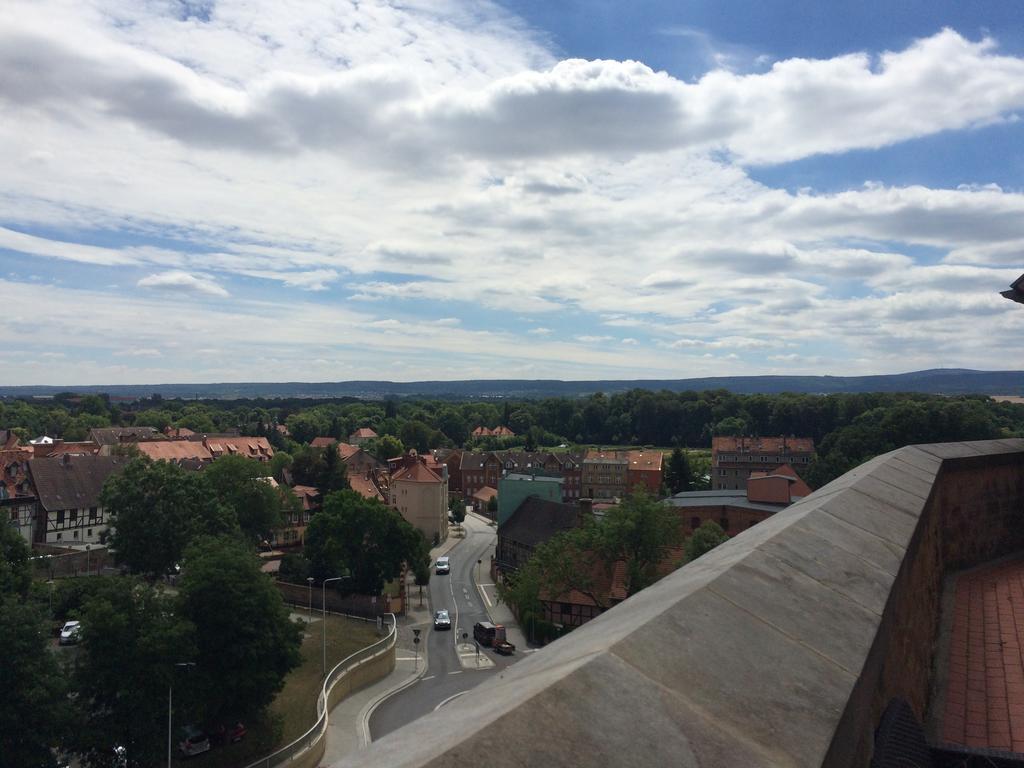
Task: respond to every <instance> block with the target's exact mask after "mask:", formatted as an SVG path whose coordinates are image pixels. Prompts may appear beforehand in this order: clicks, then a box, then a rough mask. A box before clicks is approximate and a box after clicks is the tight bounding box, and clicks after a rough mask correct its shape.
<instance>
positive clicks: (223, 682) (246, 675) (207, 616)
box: [180, 536, 302, 721]
mask: <svg viewBox="0 0 1024 768" xmlns="http://www.w3.org/2000/svg"><path fill="white" fill-rule="evenodd" d="M185 561H186V562H187V563H188V567H187V569H186V571H185V575H184V576H183V577H182V579H181V595H180V598H181V603H180V605H181V614H182V616H183V618H185V619H187V620H188V621H190V622H191V623H192V624H193V625H194V626H195V637H196V646H197V653H196V657H195V660H196V668H195V673H194V674H193V675H192V679H193V681H194V690H195V692H196V696H197V698H196V707H197V709H198V711H199V713H200V714H201V716H202V719H204V720H209V721H218V720H225V719H227V718H234V717H251V716H253V715H255V714H258V713H260V712H262V711H263V709H264V708H265V707H266V706H267V705H268V704H269V703H270V702H271V701H272V700H273V698H274V694H276V693H277V692H278V691H280V690H281V688H282V686H283V685H284V678H285V675H287V674H288V672H290V671H291V670H292V669H294V668H295V667H296V666H298V664H299V663H300V661H301V655H300V653H299V646H300V644H301V642H302V632H301V629H300V627H299V626H298V625H297V624H296V623H295V622H293V621H292V620H291V619H290V618H289V617H288V610H287V609H286V608H285V605H284V602H283V601H282V599H281V594H280V592H278V591H277V588H276V587H275V586H274V583H273V581H272V580H271V579H269V578H268V577H267V576H266V574H264V573H262V572H261V571H260V561H259V558H258V557H256V555H255V554H254V553H253V552H252V550H251V549H250V548H248V547H246V546H245V545H244V544H243V543H242V542H240V541H238V540H237V539H233V538H230V537H225V536H221V537H216V538H205V539H201V540H198V541H196V542H195V543H194V544H192V545H191V546H190V547H189V549H188V551H187V552H186V555H185Z"/></svg>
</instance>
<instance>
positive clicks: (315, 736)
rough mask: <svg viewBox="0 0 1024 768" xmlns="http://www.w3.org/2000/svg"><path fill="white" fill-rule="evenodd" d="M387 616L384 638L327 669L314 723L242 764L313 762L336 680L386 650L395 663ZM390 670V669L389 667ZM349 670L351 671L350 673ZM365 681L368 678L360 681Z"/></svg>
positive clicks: (267, 767) (260, 767) (269, 766)
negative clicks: (294, 736)
mask: <svg viewBox="0 0 1024 768" xmlns="http://www.w3.org/2000/svg"><path fill="white" fill-rule="evenodd" d="M388 617H389V618H385V619H384V620H385V621H389V620H390V622H391V627H390V629H389V630H388V634H387V636H386V637H384V638H383V639H381V640H379V641H377V642H376V643H374V644H373V645H371V646H368V647H366V648H363V649H362V650H361V651H356V652H355V653H353V654H352V655H351V656H348V657H347V658H345V659H342V660H341V661H340V662H338V664H337V665H336V666H335V667H334V668H333V669H332V670H331V671H330V672H328V673H327V677H326V678H325V679H324V684H323V687H322V688H321V689H320V696H319V698H318V699H317V704H316V710H317V714H318V715H319V717H318V718H317V721H316V722H315V723H314V724H313V726H312V727H311V728H310V729H309V730H308V731H306V732H305V733H304V734H302V735H301V736H300V737H299V738H297V739H296V740H295V741H293V742H292V743H291V744H287V745H285V746H284V747H281V749H279V750H277V751H276V752H273V753H271V754H269V755H267V756H266V757H264V758H261V759H260V760H257V761H256V762H254V763H250V764H249V765H247V766H246V767H245V768H277V766H281V765H290V764H292V765H294V764H296V763H300V761H306V760H308V763H301V764H303V765H307V764H308V765H309V766H315V765H316V764H317V763H318V762H319V760H320V758H321V757H323V753H324V748H325V746H326V745H325V744H324V740H325V737H326V735H327V718H328V714H329V713H330V710H331V705H332V703H337V700H338V699H340V698H341V695H339V696H338V697H337V698H335V699H334V700H333V701H332V696H331V694H332V692H333V689H334V687H335V685H337V684H338V683H341V682H344V681H345V680H346V678H347V677H359V675H358V673H359V671H360V670H361V669H364V668H366V667H367V666H368V665H369V664H370V663H371V662H373V661H375V660H377V659H379V658H381V657H383V656H384V655H385V654H388V653H391V654H392V655H391V664H389V665H388V666H389V667H392V666H393V665H394V653H393V651H394V648H395V641H396V640H397V638H398V631H397V626H398V623H397V621H396V620H395V615H394V614H393V613H392V614H388ZM389 671H390V670H389ZM350 673H352V674H350ZM361 682H362V683H363V684H364V685H365V683H366V682H369V680H364V681H361ZM356 687H358V686H353V687H352V688H351V689H350V690H354V689H355V688H356Z"/></svg>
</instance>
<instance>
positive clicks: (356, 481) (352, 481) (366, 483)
mask: <svg viewBox="0 0 1024 768" xmlns="http://www.w3.org/2000/svg"><path fill="white" fill-rule="evenodd" d="M348 484H349V485H350V486H352V490H353V491H355V492H356V493H358V494H359V495H360V496H363V497H365V498H367V499H380V500H381V501H383V500H384V496H383V495H382V494H381V492H380V491H379V490H378V489H377V485H376V484H375V483H374V482H373V480H372V479H370V478H369V477H367V476H366V475H349V476H348Z"/></svg>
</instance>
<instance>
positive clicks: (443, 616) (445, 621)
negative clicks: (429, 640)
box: [434, 610, 452, 629]
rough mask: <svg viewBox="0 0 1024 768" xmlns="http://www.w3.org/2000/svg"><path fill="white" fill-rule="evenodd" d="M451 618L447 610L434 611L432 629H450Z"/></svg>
mask: <svg viewBox="0 0 1024 768" xmlns="http://www.w3.org/2000/svg"><path fill="white" fill-rule="evenodd" d="M451 628H452V620H451V617H450V616H449V615H448V611H444V610H441V611H434V629H451Z"/></svg>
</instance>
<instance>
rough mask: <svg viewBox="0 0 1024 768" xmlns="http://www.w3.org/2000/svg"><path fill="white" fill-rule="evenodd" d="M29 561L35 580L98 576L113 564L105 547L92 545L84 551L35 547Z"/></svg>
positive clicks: (112, 559) (111, 557)
mask: <svg viewBox="0 0 1024 768" xmlns="http://www.w3.org/2000/svg"><path fill="white" fill-rule="evenodd" d="M33 552H34V554H33V556H32V559H31V562H32V568H33V575H34V576H35V577H36V578H45V579H55V578H67V577H69V576H85V575H89V574H92V575H99V574H100V573H101V572H103V571H104V569H106V568H109V567H110V566H112V565H113V564H114V558H113V556H112V555H109V554H108V550H107V548H106V547H104V546H101V545H93V546H92V547H91V549H90V550H89V551H86V550H84V549H74V550H71V549H65V548H60V547H45V546H40V545H38V544H37V545H36V546H35V547H34V548H33Z"/></svg>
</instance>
